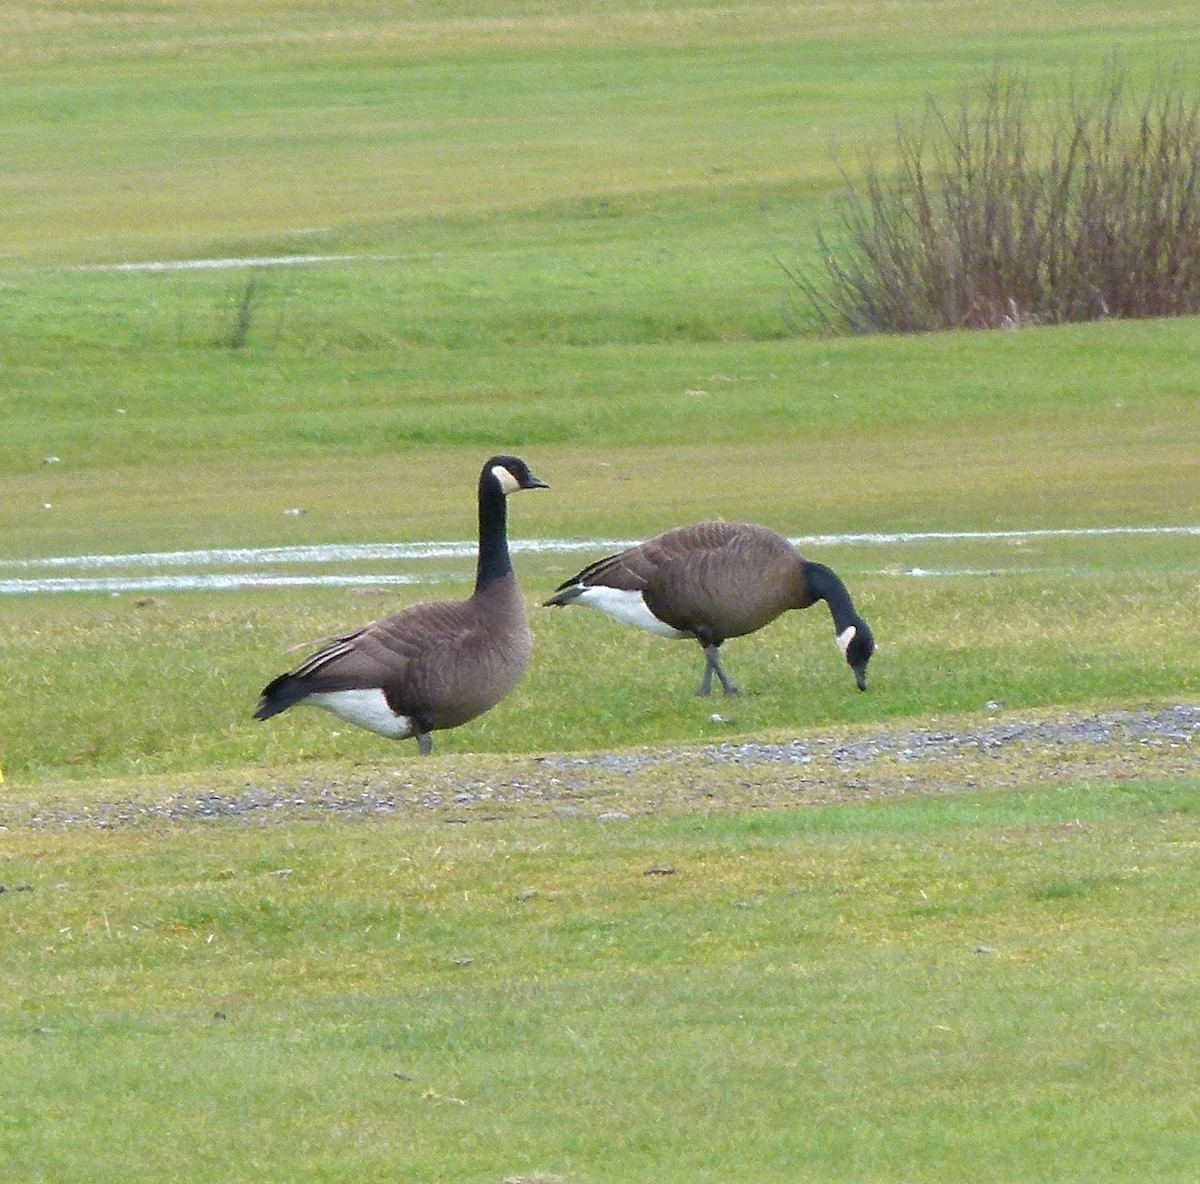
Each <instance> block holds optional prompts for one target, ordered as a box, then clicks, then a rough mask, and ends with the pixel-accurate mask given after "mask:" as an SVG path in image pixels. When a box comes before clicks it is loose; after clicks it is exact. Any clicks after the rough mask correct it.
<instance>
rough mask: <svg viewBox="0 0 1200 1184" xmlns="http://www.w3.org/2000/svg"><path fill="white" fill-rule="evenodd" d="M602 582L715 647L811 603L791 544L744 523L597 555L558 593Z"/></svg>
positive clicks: (695, 529)
mask: <svg viewBox="0 0 1200 1184" xmlns="http://www.w3.org/2000/svg"><path fill="white" fill-rule="evenodd" d="M601 587H603V588H612V589H617V590H620V591H625V592H633V593H640V594H641V596H642V599H643V600H644V601H645V605H646V607H647V608H648V609H649V610H650V612H651V613H652V614H653V615H654V617H655V618H657V619H658V620H659V621H662V622H663V623H665V624H666V625H668V626H669V627H670V628H671V629H673V630H676V631H678V632H679V633H681V634H693V635H699V636H704V637H706V638H707V639H708V640H710V641H712V642H713V643H714V644H718V645H719V644H720V643H721V642H722V641H724V640H725V639H726V638H729V637H741V636H744V635H745V634H747V633H753V632H755V631H756V630H758V629H761V628H762V627H763V626H764V625H766V624H769V623H770V622H771V621H773V620H774V619H775V618H776V617H778V616H779V615H780V614H781V613H783V612H786V611H787V610H788V609H791V608H802V607H805V606H806V605H808V604H810V603H811V599H810V598H809V597H808V592H807V589H806V587H805V580H804V568H803V564H802V561H801V560H800V557H799V556H798V555H797V554H796V552H795V550H794V549H793V548H792V546H791V544H790V543H788V541H787V540H786V539H785V538H783V537H782V536H781V535H778V534H776V533H775V532H774V531H772V530H768V529H767V528H766V527H762V526H755V525H752V524H747V523H733V522H701V523H697V524H695V525H693V526H683V527H679V528H677V529H675V530H669V531H667V532H666V533H665V534H660V535H657V536H656V537H654V538H652V539H648V540H647V541H646V542H644V543H641V544H639V545H638V546H636V547H630V548H629V549H628V550H626V551H622V552H620V553H618V554H615V555H610V556H608V557H606V558H604V559H601V560H598V561H597V562H596V563H593V564H591V565H590V566H588V567H586V568H584V569H583V571H581V572H580V573H579V574H578V575H577V576H574V577H573V578H572V579H570V580H568V581H566V582H565V583H564V584H563V585H562V586H561V587H560V588H559V589H558V592H559V593H563V592H568V591H570V590H572V589H576V588H578V589H580V590H583V589H586V588H601ZM565 602H566V601H565V600H557V599H556V598H552V599H551V601H549V602H548V603H565Z"/></svg>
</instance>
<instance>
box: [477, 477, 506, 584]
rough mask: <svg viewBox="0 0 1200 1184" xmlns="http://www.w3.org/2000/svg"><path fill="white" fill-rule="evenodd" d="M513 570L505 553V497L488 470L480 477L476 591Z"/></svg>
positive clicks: (498, 483) (497, 482)
mask: <svg viewBox="0 0 1200 1184" xmlns="http://www.w3.org/2000/svg"><path fill="white" fill-rule="evenodd" d="M511 572H512V560H511V559H510V558H509V555H508V500H507V499H506V498H505V496H504V490H502V489H501V488H500V482H499V481H497V480H496V478H495V476H494V475H493V474H492V473H491V472H484V473H481V474H480V477H479V561H478V563H477V564H476V567H475V591H476V592H478V591H480V590H481V589H482V588H484V587H486V586H487V585H488V584H490V583H491V582H492V581H493V580H499V579H502V578H503V577H504V576H506V575H509V574H510V573H511Z"/></svg>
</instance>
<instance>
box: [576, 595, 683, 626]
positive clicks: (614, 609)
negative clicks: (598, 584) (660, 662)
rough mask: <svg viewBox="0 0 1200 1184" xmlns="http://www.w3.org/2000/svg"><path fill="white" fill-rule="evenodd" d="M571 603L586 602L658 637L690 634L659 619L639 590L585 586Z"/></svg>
mask: <svg viewBox="0 0 1200 1184" xmlns="http://www.w3.org/2000/svg"><path fill="white" fill-rule="evenodd" d="M571 603H572V604H586V605H587V606H588V608H595V609H599V610H600V612H602V613H605V614H606V615H608V616H610V617H612V618H613V619H614V620H616V621H620V622H621V623H622V624H623V625H633V626H634V628H636V629H645V630H647V631H648V632H650V633H657V634H658V635H659V636H660V637H688V636H690V634H687V633H683V632H681V631H680V630H678V629H675V628H674V627H672V626H671V625H668V624H666V622H665V621H660V620H659V619H658V618H657V617H656V616H655V615H654V614H653V613H652V612H651V611H650V610H649V609H648V608H647V607H646V602H645V600H643V599H642V594H641V593H640V592H624V591H621V590H620V589H618V588H585V589H584V590H583V591H582V592H581V593H580V594H579V595H578V596H577V597H576V598H575V600H573V601H572V602H571Z"/></svg>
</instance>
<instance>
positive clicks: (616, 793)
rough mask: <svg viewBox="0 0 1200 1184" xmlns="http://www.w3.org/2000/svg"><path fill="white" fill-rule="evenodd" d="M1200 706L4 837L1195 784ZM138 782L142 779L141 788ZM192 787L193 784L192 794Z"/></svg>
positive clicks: (540, 768)
mask: <svg viewBox="0 0 1200 1184" xmlns="http://www.w3.org/2000/svg"><path fill="white" fill-rule="evenodd" d="M1198 732H1200V705H1176V706H1168V707H1158V708H1152V709H1148V710H1145V711H1110V712H1103V713H1096V714H1084V713H1071V714H1058V715H1045V714H1042V715H1037V716H1033V715H1029V716H1019V717H1018V716H1012V715H1006V714H1001V713H1000V712H999V711H997V712H996V713H994V714H992V715H990V716H988V717H985V718H983V719H979V718H973V719H970V720H959V721H954V722H945V723H939V724H938V726H931V727H923V728H912V727H904V728H899V727H898V728H891V729H879V728H876V729H872V730H857V731H854V732H842V733H839V734H836V735H835V734H825V735H817V736H803V737H795V738H790V739H784V740H753V741H736V742H729V743H726V744H705V745H697V746H694V747H693V746H687V747H684V746H671V747H663V748H646V749H630V750H625V751H621V752H607V753H589V754H550V755H545V756H537V757H512V758H507V757H489V756H471V757H467V756H462V757H459V756H449V757H445V758H437V757H435V758H434V759H433V760H430V761H417V760H415V759H414V760H406V761H404V762H402V763H401V764H399V765H397V766H392V767H384V766H382V765H380V764H373V765H369V766H362V765H360V766H357V767H353V768H351V769H350V770H349V771H347V769H346V768H345V767H340V766H332V767H330V768H329V769H327V770H324V769H323V770H321V771H320V772H319V773H314V774H312V775H306V776H303V777H296V776H288V777H283V776H272V775H270V774H268V773H264V774H263V775H262V776H261V777H256V778H254V779H252V780H247V779H246V778H245V775H244V774H243V775H242V776H241V778H240V779H238V780H237V781H236V782H235V781H232V780H231V778H230V776H229V775H223V776H222V777H219V778H214V779H213V783H212V786H211V788H206V789H205V790H204V791H202V792H197V791H196V790H195V789H194V788H191V787H190V785H189V787H187V788H179V787H178V786H175V785H172V786H163V785H156V784H153V783H152V784H149V785H146V786H145V787H144V788H143V787H142V786H140V785H139V787H138V789H137V791H136V793H131V792H130V791H129V788H128V786H127V785H125V786H122V787H119V789H118V788H117V787H114V790H115V792H113V793H111V794H106V793H105V788H104V787H103V786H99V787H92V788H91V790H90V791H89V793H88V794H87V795H86V796H85V795H84V794H83V793H79V792H78V791H76V793H77V795H78V796H73V794H72V790H71V789H70V788H67V787H59V789H58V790H56V791H52V792H49V793H48V795H47V797H46V798H44V799H43V800H41V801H36V802H24V803H18V802H9V803H8V804H7V805H6V806H4V807H3V810H2V812H0V823H2V824H3V825H6V826H9V827H17V826H19V827H34V828H36V827H75V826H95V827H128V826H144V825H155V824H159V825H162V824H166V825H181V824H194V823H205V822H208V823H211V822H219V821H222V820H224V821H243V822H271V821H294V820H298V819H302V818H337V819H342V820H345V821H354V820H362V819H371V818H386V817H405V818H410V819H413V820H416V819H427V820H430V821H434V822H438V823H468V822H483V821H489V820H495V819H499V818H505V817H510V816H514V815H518V814H519V815H523V816H541V817H551V818H560V819H564V820H565V819H570V818H584V819H595V820H598V821H608V822H616V821H620V820H622V819H627V818H633V817H646V816H648V815H654V814H663V813H681V812H691V811H696V810H705V809H735V808H772V809H779V808H789V807H797V806H805V805H828V804H834V803H838V802H849V801H862V800H868V799H876V798H885V797H895V796H899V795H908V794H918V793H926V794H927V793H945V792H953V791H958V790H964V789H977V788H1008V787H1014V786H1020V785H1030V786H1033V785H1042V784H1047V783H1056V782H1057V783H1066V782H1079V781H1118V780H1125V779H1131V778H1142V779H1169V778H1179V777H1194V776H1196V775H1197V773H1198V772H1200V762H1198V759H1197V756H1198V753H1197V744H1196V736H1197V733H1198ZM148 780H149V779H148ZM191 785H194V779H192V781H191Z"/></svg>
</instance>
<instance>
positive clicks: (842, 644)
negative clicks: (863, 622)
mask: <svg viewBox="0 0 1200 1184" xmlns="http://www.w3.org/2000/svg"><path fill="white" fill-rule="evenodd" d="M857 636H858V627H857V626H855V625H848V626H847V627H846V628H845V629H843V630H842V631H841V633H839V634H838V635H837V643H838V649H839V650H841V651H842V657H843V658H844V657H845V656H846V651H847V650H848V649H849V648H850V643H851V642H852V641H853V640H854V639H855V638H856V637H857Z"/></svg>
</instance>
